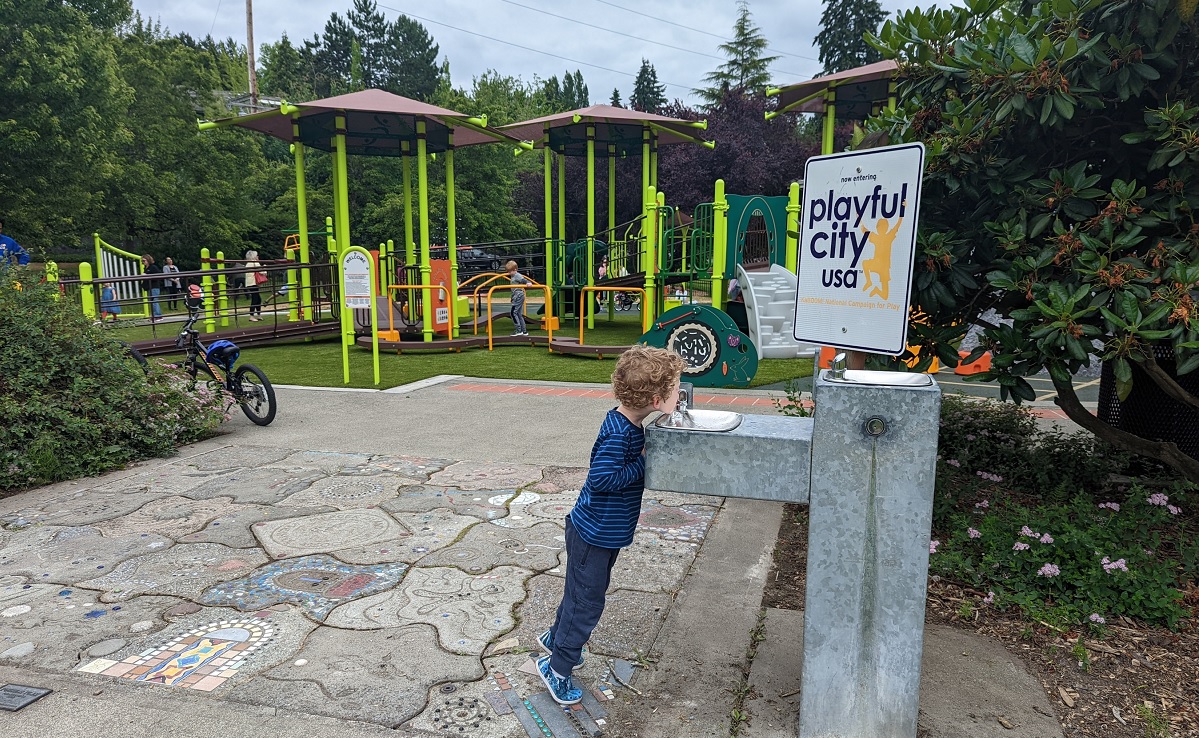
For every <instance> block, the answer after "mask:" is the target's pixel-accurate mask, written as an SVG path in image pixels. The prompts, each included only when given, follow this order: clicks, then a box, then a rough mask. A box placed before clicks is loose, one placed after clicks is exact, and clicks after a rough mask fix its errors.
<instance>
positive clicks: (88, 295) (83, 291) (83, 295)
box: [79, 261, 96, 320]
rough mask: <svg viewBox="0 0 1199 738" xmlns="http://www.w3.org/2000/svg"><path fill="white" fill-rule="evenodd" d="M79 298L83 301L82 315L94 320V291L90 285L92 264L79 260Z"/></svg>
mask: <svg viewBox="0 0 1199 738" xmlns="http://www.w3.org/2000/svg"><path fill="white" fill-rule="evenodd" d="M79 299H80V300H82V301H83V315H84V317H87V318H89V319H92V320H95V318H96V293H95V288H94V287H93V286H92V265H91V264H89V263H87V262H86V261H81V262H79Z"/></svg>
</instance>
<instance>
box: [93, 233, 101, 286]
mask: <svg viewBox="0 0 1199 738" xmlns="http://www.w3.org/2000/svg"><path fill="white" fill-rule="evenodd" d="M92 241H93V242H95V244H96V276H97V277H99V278H100V279H104V258H103V250H102V249H101V248H100V234H99V233H93V234H92Z"/></svg>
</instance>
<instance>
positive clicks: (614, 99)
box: [608, 87, 624, 108]
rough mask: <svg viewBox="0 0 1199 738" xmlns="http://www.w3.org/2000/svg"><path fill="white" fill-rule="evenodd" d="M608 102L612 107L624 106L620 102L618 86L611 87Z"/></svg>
mask: <svg viewBox="0 0 1199 738" xmlns="http://www.w3.org/2000/svg"><path fill="white" fill-rule="evenodd" d="M608 104H609V105H611V106H612V107H614V108H623V107H624V105H621V104H620V90H619V89H618V88H616V87H613V88H612V99H611V100H609V101H608Z"/></svg>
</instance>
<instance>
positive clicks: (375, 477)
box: [0, 377, 1060, 738]
mask: <svg viewBox="0 0 1199 738" xmlns="http://www.w3.org/2000/svg"><path fill="white" fill-rule="evenodd" d="M278 395H279V399H280V412H279V416H278V418H277V420H276V421H275V423H274V424H273V425H271V426H269V427H267V428H258V427H256V426H253V425H251V424H250V423H249V422H248V421H246V420H245V419H244V418H241V417H238V418H235V419H234V420H233V421H232V422H230V423H228V424H226V426H225V433H224V434H223V435H221V436H220V437H218V438H215V439H211V440H209V441H206V442H204V443H199V444H195V445H193V446H190V447H188V448H186V449H183V450H182V452H181V453H180V454H179V456H177V457H175V458H172V459H166V460H155V461H151V462H147V463H144V464H139V465H135V466H133V467H130V468H128V469H125V470H122V471H119V472H115V473H112V474H108V475H105V476H103V477H98V478H90V479H84V480H77V481H75V482H67V483H62V484H56V485H51V486H48V487H44V488H41V489H38V490H33V491H30V492H27V493H24V494H21V495H18V496H15V497H12V498H8V499H5V500H0V684H5V683H13V684H23V685H30V686H35V687H45V688H49V689H52V690H54V691H53V693H51V694H50V695H48V696H46V697H44V698H42V699H41V700H39V701H37V702H35V703H33V704H32V705H30V706H29V707H26V708H24V709H22V710H20V711H19V712H15V713H2V714H0V734H3V735H4V736H6V738H23V737H25V736H29V738H33V737H34V736H39V737H40V736H46V735H53V736H61V737H64V738H66V737H69V736H89V737H91V736H96V735H100V734H110V735H116V736H141V735H146V736H149V735H162V734H167V735H174V736H212V735H220V736H261V735H264V734H266V735H275V736H281V737H282V736H301V735H303V736H308V735H311V734H313V733H314V732H320V733H327V734H331V735H338V736H373V735H392V736H397V735H398V736H432V735H468V736H478V737H480V738H491V737H492V736H497V737H498V736H504V737H509V736H511V737H513V738H518V737H520V736H534V738H536V737H537V736H546V735H554V736H579V735H582V736H598V735H600V734H601V733H602V734H604V735H609V736H644V737H646V738H648V737H650V736H726V735H728V734H729V730H730V714H731V712H732V710H733V709H734V707H735V706H737V705H739V706H740V708H739V709H741V710H742V711H743V712H744V713H745V715H746V717H747V718H748V722H747V724H745V725H743V726H742V727H741V734H742V735H748V736H755V737H756V736H774V735H779V736H784V735H794V731H795V727H794V726H795V723H794V711H795V707H794V705H795V704H797V702H796V699H795V694H794V689H795V687H796V686H797V685H798V665H799V654H800V651H799V640H798V638H799V637H800V635H801V633H802V627H801V621H800V618H801V614H799V613H794V612H787V611H781V610H770V611H767V612H766V613H765V615H764V616H762V617H763V625H762V628H760V629H759V632H761V633H764V634H765V641H763V642H761V643H760V644H758V649H757V651H758V657H757V658H756V659H754V660H753V662H752V665H751V664H750V662H749V661H748V659H747V656H746V653H747V649H748V647H749V645H750V643H751V638H752V633H753V632H754V631H755V628H756V627H757V626H758V625H759V617H760V601H761V593H762V589H763V587H764V584H765V577H766V573H767V572H768V570H769V568H770V563H771V552H772V550H773V547H774V541H775V536H776V534H777V530H778V524H779V517H780V511H781V505H778V504H775V503H766V502H752V501H743V500H741V501H737V500H729V501H725V500H723V499H720V498H713V497H702V496H686V495H677V494H669V493H655V492H652V491H647V493H646V501H645V506H644V507H643V511H642V518H641V526H640V529H639V531H638V533H637V536H636V540H635V542H634V544H633V546H631V547H630V548H629V549H627V550H626V551H625V552H623V553H622V555H621V557H620V559H619V560H618V563H617V567H616V570H615V572H614V583H613V590H612V592H611V593H610V595H609V601H608V609H607V610H606V612H605V614H604V618H603V620H602V621H601V624H600V627H599V628H598V629H597V630H596V632H595V634H594V636H593V638H592V640H591V642H590V644H589V647H588V651H587V652H586V653H585V655H586V657H587V663H586V665H585V666H583V667H582V668H581V669H580V670H579V671H578V672H576V675H577V677H578V678H579V679H580V680H581V681H582V682H583V683H584V684H586V685H587V686H588V687H589V689H588V690H587V696H586V699H585V700H584V703H583V704H582V706H581V707H579V708H577V709H572V710H563V709H561V708H559V707H557V706H556V705H555V704H554V703H553V702H552V701H551V700H550V699H549V697H548V695H547V694H546V692H545V690H544V688H543V687H542V685H541V683H540V681H539V680H538V679H536V677H534V676H533V675H532V674H531V667H530V664H531V660H530V656H531V655H532V654H533V653H535V649H536V648H537V647H538V646H537V643H536V640H535V639H536V635H537V634H538V633H539V632H540V631H541V630H542V629H544V628H545V627H547V626H548V625H549V623H550V620H551V619H552V616H553V609H554V607H555V606H556V604H557V601H558V598H559V596H560V594H561V590H562V583H563V578H562V577H563V573H562V572H563V569H562V564H563V563H564V552H563V530H562V518H563V515H564V514H565V513H566V512H567V511H568V510H569V509H570V506H571V505H572V504H573V502H574V500H575V497H576V496H577V491H578V489H579V487H580V486H581V484H582V481H583V479H584V477H585V473H586V470H585V467H586V464H587V458H588V455H589V452H590V447H591V443H592V441H593V440H594V435H595V431H596V429H597V428H598V426H599V423H600V421H601V420H602V417H603V414H604V413H605V412H606V411H607V410H608V409H609V408H610V407H611V406H612V405H613V400H612V398H611V395H610V393H609V392H608V391H607V389H606V388H604V387H600V386H580V385H546V384H531V383H520V382H494V381H487V380H467V379H463V378H459V377H443V378H439V379H437V380H432V381H426V382H421V383H417V384H416V385H412V386H409V387H402V388H396V389H393V390H388V391H386V392H376V391H362V390H359V391H329V390H312V389H297V388H279V389H278ZM699 399H700V400H701V401H706V402H708V403H709V404H723V405H728V406H730V407H732V408H733V409H736V410H738V411H742V412H750V413H755V412H760V413H773V412H774V409H773V404H772V403H771V402H770V400H769V398H768V397H764V396H763V394H762V393H749V392H740V393H733V392H718V391H711V392H709V391H701V393H700V395H699ZM697 461H698V462H699V463H703V461H702V460H697ZM963 653H965V654H968V655H973V654H978V657H972V656H967V657H962V656H961V655H960V654H963ZM926 665H929V666H926V679H925V690H924V694H923V696H922V707H923V710H922V712H923V717H922V724H923V725H924V726H925V727H926V729H928V731H929V734H930V735H933V736H941V735H945V736H949V735H980V736H988V735H991V734H992V733H991V732H987V730H984V729H983V727H980V726H991V725H995V724H996V722H995V719H994V717H995V716H1004V717H1005V719H1006V720H1009V721H1010V722H1011V723H1014V724H1016V725H1017V726H1028V730H1029V731H1033V732H1015V733H1013V732H1012V731H1007V732H1004V733H1003V734H1004V735H1007V736H1029V737H1030V738H1031V737H1032V736H1046V737H1047V738H1048V737H1052V736H1057V735H1060V731H1058V730H1057V728H1056V722H1055V721H1054V720H1053V719H1052V718H1049V717H1045V716H1047V715H1051V714H1052V713H1051V711H1050V709H1049V706H1048V702H1047V700H1046V698H1045V695H1044V694H1043V692H1042V691H1041V689H1040V687H1039V686H1038V685H1037V684H1036V683H1035V681H1033V680H1032V679H1031V678H1030V677H1028V675H1027V674H1025V673H1024V672H1023V669H1022V668H1021V666H1020V664H1019V662H1018V661H1015V660H1014V659H1012V658H1011V657H1009V656H1008V655H1007V654H1006V652H1004V651H1003V649H1002V648H1001V647H999V646H997V645H996V644H993V643H990V642H988V641H984V640H981V639H979V638H976V637H974V636H971V635H969V634H967V633H962V632H960V631H943V630H940V629H931V630H930V631H929V634H928V638H927V639H926ZM747 672H748V674H747ZM622 683H624V684H631V685H632V687H633V688H635V689H636V690H637V691H636V692H634V691H633V689H631V688H629V687H626V686H624V684H622ZM746 685H748V686H750V687H752V689H749V690H746V689H743V686H746ZM788 692H790V694H788ZM1022 730H1023V728H1022ZM995 734H996V735H998V733H995Z"/></svg>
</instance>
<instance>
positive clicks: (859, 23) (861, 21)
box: [816, 0, 887, 74]
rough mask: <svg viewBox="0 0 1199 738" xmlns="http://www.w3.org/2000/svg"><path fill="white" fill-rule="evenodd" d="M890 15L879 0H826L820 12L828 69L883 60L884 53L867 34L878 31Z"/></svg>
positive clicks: (822, 48) (819, 40)
mask: <svg viewBox="0 0 1199 738" xmlns="http://www.w3.org/2000/svg"><path fill="white" fill-rule="evenodd" d="M886 17H887V11H885V10H883V9H882V6H880V5H879V4H878V0H824V13H823V14H821V16H820V33H818V34H816V46H817V47H819V48H820V63H821V64H823V65H824V73H825V74H832V73H834V72H843V71H845V70H846V69H853V68H855V67H860V66H863V65H865V64H871V63H873V62H876V61H880V60H881V59H882V58H883V56H882V54H880V53H879V52H878V50H877V49H875V48H874V47H873V46H871V45H870V44H868V43H866V40H865V38H864V35H865V34H867V33H871V34H873V33H877V32H878V29H879V26H881V25H882V24H883V20H885V19H886Z"/></svg>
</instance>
